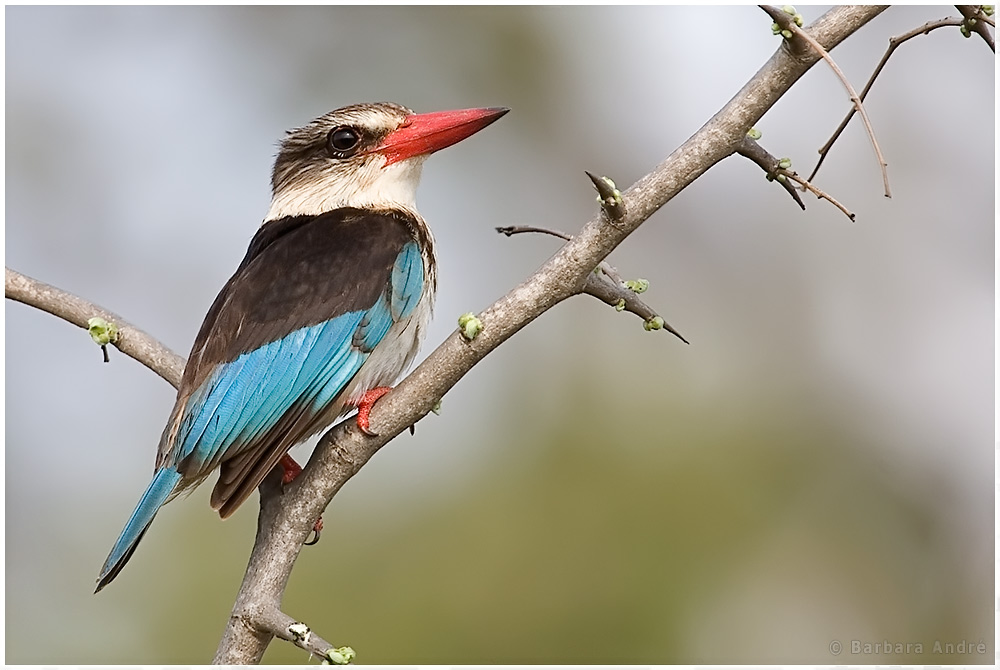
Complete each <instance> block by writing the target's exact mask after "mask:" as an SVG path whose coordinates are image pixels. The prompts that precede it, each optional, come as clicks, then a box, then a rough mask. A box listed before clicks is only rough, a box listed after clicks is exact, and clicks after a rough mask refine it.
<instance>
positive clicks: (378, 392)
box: [358, 386, 392, 437]
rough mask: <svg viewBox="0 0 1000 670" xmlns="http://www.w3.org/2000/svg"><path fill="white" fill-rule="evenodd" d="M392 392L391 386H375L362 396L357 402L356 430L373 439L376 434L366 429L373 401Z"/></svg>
mask: <svg viewBox="0 0 1000 670" xmlns="http://www.w3.org/2000/svg"><path fill="white" fill-rule="evenodd" d="M391 390H392V387H391V386H376V387H375V388H373V389H372V390H371V391H368V392H367V393H365V394H364V395H363V396H361V400H359V401H358V428H360V429H361V432H362V433H364V434H365V435H371V436H372V437H375V436H376V435H378V433H373V432H372V431H371V429H369V427H368V415H369V414H371V412H372V406H373V405H374V404H375V401H376V400H378V399H379V398H381V397H382V396H384V395H385V394H386V393H388V392H389V391H391Z"/></svg>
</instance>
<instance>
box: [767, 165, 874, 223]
mask: <svg viewBox="0 0 1000 670" xmlns="http://www.w3.org/2000/svg"><path fill="white" fill-rule="evenodd" d="M776 172H777V174H779V175H784V176H785V177H787V178H788V179H791V180H792V181H794V182H797V183H799V184H801V185H802V188H803V189H805V190H807V191H809V192H810V193H812V194H813V195H815V196H816V197H817V198H820V199H821V200H826V201H827V202H829V203H830V204H831V205H833V206H834V207H836V208H837V209H839V210H840V211H842V212H843V213H844V214H846V215H847V218H849V219H850V220H851V222H854V220H855V218H856V217H855V215H854V212H852V211H851V210H849V209H847V208H846V207H844V206H843V205H842V204H841V203H840V202H838V201H837V199H836V198H834V197H833V196H831V195H829V194H828V193H825V192H824V191H821V190H820V189H819V188H817V187H816V186H814V185H813V184H812V183H811V182H810V181H809V180H808V179H803V178H802V177H800V176H799V175H798V174H796V173H795V172H793V171H791V170H784V169H782V168H778V170H777V171H776Z"/></svg>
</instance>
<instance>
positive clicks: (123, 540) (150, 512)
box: [97, 468, 181, 591]
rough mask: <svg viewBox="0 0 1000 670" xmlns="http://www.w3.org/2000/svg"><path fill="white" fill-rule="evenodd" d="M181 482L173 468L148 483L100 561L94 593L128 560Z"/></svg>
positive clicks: (158, 474)
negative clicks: (99, 570)
mask: <svg viewBox="0 0 1000 670" xmlns="http://www.w3.org/2000/svg"><path fill="white" fill-rule="evenodd" d="M180 481H181V473H179V472H177V469H176V468H163V469H162V470H159V471H158V472H157V473H156V475H155V476H154V477H153V481H152V482H150V484H149V488H147V489H146V492H145V493H143V494H142V499H141V500H139V504H138V505H137V506H136V508H135V511H134V512H132V517H131V518H130V519H129V520H128V523H127V524H125V530H123V531H122V534H121V536H120V537H119V538H118V541H117V542H116V543H115V546H114V548H113V549H112V550H111V553H110V554H109V555H108V560H106V561H104V567H103V568H101V575H100V576H99V577H98V578H97V590H98V591H100V590H101V589H103V588H104V587H105V586H107V585H108V584H109V583H110V582H111V580H112V579H114V578H115V577H116V576H117V575H118V573H119V572H120V571H121V569H122V568H123V567H125V563H127V562H128V559H130V558H131V557H132V552H133V551H135V548H136V545H138V544H139V540H141V539H142V536H143V534H145V532H146V529H147V528H149V524H151V523H153V518H154V517H155V516H156V513H157V512H158V511H160V508H161V507H162V506H163V503H165V502H167V498H169V497H170V494H171V493H173V492H174V489H175V488H177V484H178V483H180Z"/></svg>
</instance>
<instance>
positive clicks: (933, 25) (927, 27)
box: [809, 17, 963, 181]
mask: <svg viewBox="0 0 1000 670" xmlns="http://www.w3.org/2000/svg"><path fill="white" fill-rule="evenodd" d="M962 23H963V20H962V19H959V18H955V17H952V18H947V19H938V20H937V21H928V22H927V23H925V24H924V25H922V26H920V27H919V28H915V29H914V30H911V31H910V32H908V33H903V34H902V35H899V36H897V37H892V38H890V39H889V48H888V49H886V51H885V54H883V55H882V60H881V61H879V64H878V66H877V67H876V68H875V71H874V72H872V76H871V77H869V78H868V83H867V84H865V87H864V89H863V90H862V91H861V100H862V101H864V99H865V97H867V95H868V92H869V91H870V90H871V88H872V84H874V83H875V79H876V78H877V77H878V76H879V75H880V74H881V73H882V68H884V67H885V64H886V63H887V62H888V60H889V57H890V56H891V55H892V54H893V52H894V51H895V50H896V48H897V47H899V45H900V44H903V43H904V42H907V41H908V40H911V39H913V38H914V37H918V36H920V35H926V34H928V33H929V32H931V31H932V30H937V29H938V28H945V27H947V26H960V25H962ZM857 111H858V110H857V108H855V107H853V106H852V107H851V110H850V111H849V112H847V116H845V117H844V120H843V121H841V122H840V125H839V126H838V127H837V130H835V131H834V133H833V135H832V136H831V137H830V139H829V140H827V141H826V144H824V145H823V146H822V147H820V149H819V161H818V162H817V163H816V167H814V168H813V171H812V174H810V175H809V181H812V180H813V179H814V178H815V177H816V173H817V172H819V168H820V166H821V165H823V161H825V160H826V156H827V154H828V153H830V149H831V148H833V145H834V143H835V142H836V141H837V140H838V139H839V138H840V135H841V133H843V132H844V129H845V128H847V124H848V123H850V121H851V119H852V118H853V117H854V113H855V112H857Z"/></svg>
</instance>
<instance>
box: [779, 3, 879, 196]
mask: <svg viewBox="0 0 1000 670" xmlns="http://www.w3.org/2000/svg"><path fill="white" fill-rule="evenodd" d="M761 9H763V10H764V11H765V12H767V14H768V15H769V16H770V17H771V18H772V19H774V21H775V23H777V24H778V25H780V26H781V27H782V28H783V29H784V30H788V31H791V33H792V34H793V35H796V36H797V37H801V38H802V39H804V40H805V41H806V42H808V43H809V45H810V46H811V47H812V48H813V49H815V50H816V53H818V54H819V55H820V56H822V57H823V60H825V61H826V63H827V65H829V66H830V69H832V70H833V72H834V73H835V74H836V75H837V78H838V79H840V82H841V83H842V84H843V85H844V88H846V89H847V94H848V95H849V96H850V98H851V102H852V103H854V108H855V109H856V110H857V112H858V113H859V114H860V115H861V121H862V122H863V123H864V124H865V130H866V131H867V132H868V138H869V139H870V140H871V142H872V148H873V149H875V157H876V158H877V159H878V164H879V169H880V170H881V171H882V184H883V186H884V188H885V197H887V198H891V197H892V192H891V191H890V189H889V173H888V172H887V171H886V167H887V166H888V165H889V164H888V163H886V162H885V156H883V155H882V149H881V148H880V147H879V145H878V140H877V139H875V129H874V128H873V127H872V122H871V119H869V118H868V112H866V111H865V107H864V105H863V104H861V98H860V97H858V94H857V92H856V91H855V90H854V87H853V86H851V82H850V81H848V79H847V77H846V76H845V75H844V73H843V71H842V70H841V69H840V66H839V65H837V62H836V61H835V60H833V58H831V57H830V54H829V53H828V52H827V50H826V49H824V48H823V45H822V44H820V43H819V42H818V41H817V40H816V39H815V38H813V37H812V36H811V35H810V34H809V33H807V32H806V31H804V30H802V29H801V28H799V27H798V26H797V25H796V24H795V21H794V20H792V17H791V16H789V15H788V14H787V13H786V12H783V11H781V10H780V9H776V8H774V7H769V6H767V5H761Z"/></svg>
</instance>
